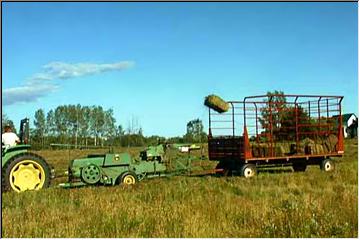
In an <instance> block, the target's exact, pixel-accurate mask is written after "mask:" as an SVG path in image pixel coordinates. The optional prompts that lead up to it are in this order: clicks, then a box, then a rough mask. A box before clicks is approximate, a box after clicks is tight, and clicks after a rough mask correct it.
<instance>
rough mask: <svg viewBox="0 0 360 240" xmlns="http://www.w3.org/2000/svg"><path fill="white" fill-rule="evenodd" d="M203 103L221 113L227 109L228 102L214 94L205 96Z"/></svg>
mask: <svg viewBox="0 0 360 240" xmlns="http://www.w3.org/2000/svg"><path fill="white" fill-rule="evenodd" d="M204 105H205V106H208V107H209V108H211V109H213V110H215V111H217V112H218V113H223V112H226V111H228V110H229V103H227V102H226V101H224V100H223V99H221V98H220V97H219V96H216V95H214V94H212V95H209V96H207V97H205V101H204Z"/></svg>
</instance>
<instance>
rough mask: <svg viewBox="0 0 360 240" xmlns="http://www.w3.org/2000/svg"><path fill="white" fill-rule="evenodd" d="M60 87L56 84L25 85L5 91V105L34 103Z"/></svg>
mask: <svg viewBox="0 0 360 240" xmlns="http://www.w3.org/2000/svg"><path fill="white" fill-rule="evenodd" d="M57 88H58V87H57V86H56V85H54V84H45V85H25V86H21V87H14V88H8V89H4V91H3V104H4V105H12V104H15V103H26V102H34V101H36V100H37V99H38V98H40V97H43V96H45V95H47V94H49V93H51V92H53V91H54V90H55V89H57Z"/></svg>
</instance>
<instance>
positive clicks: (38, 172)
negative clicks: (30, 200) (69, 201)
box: [2, 153, 50, 192]
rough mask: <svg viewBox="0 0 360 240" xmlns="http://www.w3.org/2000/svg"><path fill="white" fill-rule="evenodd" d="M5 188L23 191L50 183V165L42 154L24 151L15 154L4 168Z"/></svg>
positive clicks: (46, 185)
mask: <svg viewBox="0 0 360 240" xmlns="http://www.w3.org/2000/svg"><path fill="white" fill-rule="evenodd" d="M2 183H3V184H2V185H3V187H4V190H13V191H15V192H23V191H27V190H39V189H42V188H46V187H48V186H49V185H50V167H49V166H48V164H47V163H46V162H45V160H44V159H42V158H41V157H40V156H38V155H35V154H32V153H24V154H20V155H18V156H15V157H14V158H13V159H12V160H10V161H9V162H8V164H6V165H5V167H4V168H3V179H2Z"/></svg>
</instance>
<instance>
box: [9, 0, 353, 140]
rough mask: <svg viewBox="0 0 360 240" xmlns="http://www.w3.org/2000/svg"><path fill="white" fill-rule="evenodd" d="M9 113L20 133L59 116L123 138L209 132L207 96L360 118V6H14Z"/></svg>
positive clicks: (11, 32)
mask: <svg viewBox="0 0 360 240" xmlns="http://www.w3.org/2000/svg"><path fill="white" fill-rule="evenodd" d="M2 13H3V15H2V24H3V25H2V44H3V45H2V50H3V52H2V60H3V61H2V100H3V101H2V110H3V113H5V114H7V115H8V116H9V117H10V119H12V120H13V121H14V122H15V124H16V126H17V125H18V123H19V121H20V119H21V118H23V117H30V118H31V119H32V120H33V119H34V113H35V111H36V110H37V109H39V108H42V109H44V110H45V112H47V111H48V110H50V109H54V108H56V107H57V106H58V105H61V104H77V103H80V104H81V105H101V106H103V107H104V108H106V109H107V108H113V110H114V115H115V117H116V119H117V124H122V125H123V126H124V127H125V128H126V126H127V124H128V121H129V120H130V119H131V118H137V119H138V121H139V123H140V125H141V126H142V128H143V130H144V134H145V135H153V134H156V135H163V136H177V135H183V134H184V133H185V131H186V123H187V122H188V121H189V120H192V119H194V118H200V119H202V120H203V122H204V125H205V126H207V109H206V107H204V106H203V99H204V97H205V96H206V95H208V94H211V93H215V94H218V95H220V96H221V97H222V98H224V99H226V100H242V99H243V98H244V97H245V96H248V95H261V94H265V93H266V92H267V91H269V90H283V91H284V92H285V93H288V94H317V95H344V96H345V98H344V101H343V103H344V104H343V109H344V112H355V113H356V114H357V113H358V79H357V77H358V69H357V67H358V55H357V54H358V49H357V44H358V39H357V38H358V26H357V19H358V16H357V3H301V2H300V3H240V2H238V3H14V2H13V3H9V2H8V3H4V2H2Z"/></svg>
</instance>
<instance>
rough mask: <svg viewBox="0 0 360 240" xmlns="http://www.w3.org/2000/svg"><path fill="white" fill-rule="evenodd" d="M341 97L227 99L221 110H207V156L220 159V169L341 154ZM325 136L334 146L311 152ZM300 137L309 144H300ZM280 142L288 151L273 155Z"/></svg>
mask: <svg viewBox="0 0 360 240" xmlns="http://www.w3.org/2000/svg"><path fill="white" fill-rule="evenodd" d="M282 97H284V98H282ZM342 100H343V96H324V95H280V94H269V95H259V96H248V97H245V98H244V99H243V101H228V104H229V106H230V107H229V110H228V111H227V112H225V113H218V112H215V111H214V110H212V109H210V108H209V135H208V143H209V145H208V150H209V159H210V160H216V161H220V163H219V165H221V168H232V169H236V168H239V167H241V166H242V165H244V164H246V163H254V164H256V165H269V163H273V164H274V163H275V164H277V163H279V164H284V163H285V164H286V163H292V164H294V163H296V162H302V163H303V164H305V165H309V164H321V161H322V160H324V159H329V158H330V157H341V156H342V155H343V153H344V139H343V138H344V137H343V129H342V115H341V102H342ZM241 131H242V132H241ZM330 137H332V139H333V140H334V141H336V144H335V143H333V146H331V148H325V147H324V146H325V145H322V146H323V147H324V148H323V149H326V150H325V151H321V152H320V151H319V152H316V151H314V148H315V146H320V145H321V144H324V142H326V141H327V140H328V139H329V138H330ZM335 137H336V138H335ZM309 139H310V140H309ZM305 140H307V141H311V142H312V146H310V147H309V146H304V144H303V141H305ZM285 143H291V148H292V152H291V151H290V152H287V153H284V154H279V153H278V152H277V149H278V148H279V145H281V144H285ZM259 145H262V146H265V147H263V149H265V150H264V154H262V155H259V154H256V151H255V150H256V147H257V146H259ZM311 147H312V148H313V149H311ZM280 148H281V147H280ZM319 148H322V147H319Z"/></svg>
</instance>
